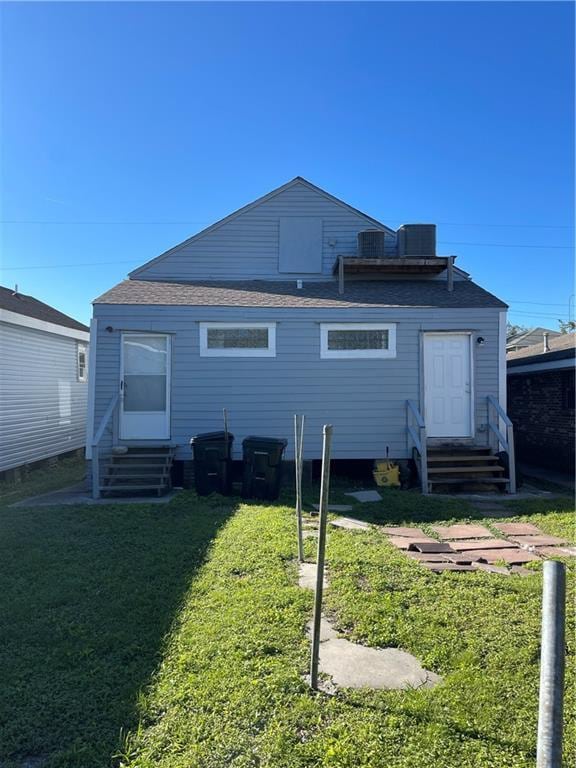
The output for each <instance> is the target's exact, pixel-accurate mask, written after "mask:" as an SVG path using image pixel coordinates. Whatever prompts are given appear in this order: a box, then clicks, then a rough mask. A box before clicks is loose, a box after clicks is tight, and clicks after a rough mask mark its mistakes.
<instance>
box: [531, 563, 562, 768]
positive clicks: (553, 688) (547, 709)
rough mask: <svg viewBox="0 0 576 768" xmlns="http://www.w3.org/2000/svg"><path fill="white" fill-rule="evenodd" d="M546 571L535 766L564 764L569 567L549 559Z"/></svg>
mask: <svg viewBox="0 0 576 768" xmlns="http://www.w3.org/2000/svg"><path fill="white" fill-rule="evenodd" d="M543 572H544V587H543V591H542V650H541V655H540V700H539V706H538V744H537V750H536V768H561V765H562V711H563V704H564V664H565V659H564V655H565V648H564V632H565V630H564V622H565V611H566V570H565V566H564V563H560V562H559V561H558V560H547V561H546V562H545V563H544V566H543Z"/></svg>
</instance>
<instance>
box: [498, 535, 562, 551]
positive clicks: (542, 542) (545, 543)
mask: <svg viewBox="0 0 576 768" xmlns="http://www.w3.org/2000/svg"><path fill="white" fill-rule="evenodd" d="M510 541H513V542H514V543H515V544H518V545H519V546H520V547H522V548H523V549H528V548H529V547H556V546H559V545H561V544H566V540H565V539H561V538H560V537H559V536H546V535H545V534H541V535H540V536H510Z"/></svg>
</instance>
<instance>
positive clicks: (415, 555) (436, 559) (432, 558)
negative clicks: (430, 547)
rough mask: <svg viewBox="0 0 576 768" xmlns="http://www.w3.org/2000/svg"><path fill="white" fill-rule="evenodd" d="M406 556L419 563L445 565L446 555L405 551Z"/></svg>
mask: <svg viewBox="0 0 576 768" xmlns="http://www.w3.org/2000/svg"><path fill="white" fill-rule="evenodd" d="M406 554H407V555H408V557H409V558H410V559H411V560H418V561H419V562H421V561H424V562H426V563H445V562H446V555H442V554H439V553H438V554H436V553H434V552H429V553H425V552H410V551H407V552H406Z"/></svg>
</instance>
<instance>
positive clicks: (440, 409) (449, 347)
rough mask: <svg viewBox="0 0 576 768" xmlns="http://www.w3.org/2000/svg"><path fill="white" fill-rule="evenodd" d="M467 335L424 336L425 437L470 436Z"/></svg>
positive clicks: (440, 334) (469, 372)
mask: <svg viewBox="0 0 576 768" xmlns="http://www.w3.org/2000/svg"><path fill="white" fill-rule="evenodd" d="M472 413H473V411H472V359H471V344H470V334H468V333H426V334H424V420H425V422H426V433H427V435H428V437H472Z"/></svg>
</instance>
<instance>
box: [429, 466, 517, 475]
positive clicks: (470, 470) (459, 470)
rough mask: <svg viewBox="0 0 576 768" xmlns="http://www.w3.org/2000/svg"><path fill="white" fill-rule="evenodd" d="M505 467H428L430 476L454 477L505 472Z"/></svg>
mask: <svg viewBox="0 0 576 768" xmlns="http://www.w3.org/2000/svg"><path fill="white" fill-rule="evenodd" d="M504 471H505V469H504V467H500V466H498V465H496V466H488V467H428V474H434V475H440V474H444V475H452V474H467V475H474V474H486V473H487V472H497V473H502V472H504Z"/></svg>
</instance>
